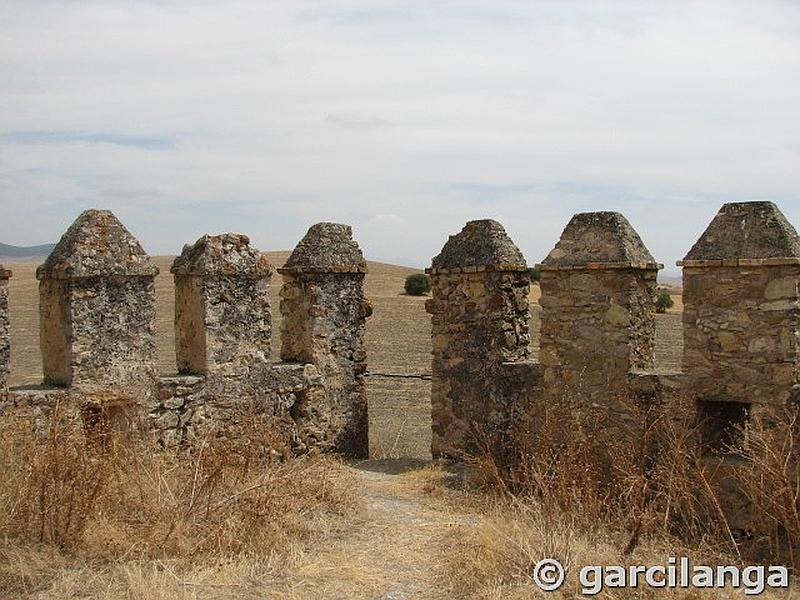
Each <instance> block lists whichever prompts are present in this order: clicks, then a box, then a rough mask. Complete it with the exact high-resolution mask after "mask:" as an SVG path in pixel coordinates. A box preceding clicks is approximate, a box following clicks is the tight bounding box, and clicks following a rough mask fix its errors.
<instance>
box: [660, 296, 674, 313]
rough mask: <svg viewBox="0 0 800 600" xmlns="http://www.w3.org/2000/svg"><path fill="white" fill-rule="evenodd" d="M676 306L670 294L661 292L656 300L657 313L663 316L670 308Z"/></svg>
mask: <svg viewBox="0 0 800 600" xmlns="http://www.w3.org/2000/svg"><path fill="white" fill-rule="evenodd" d="M673 306H675V301H674V300H673V299H672V296H670V295H669V292H659V293H658V297H657V298H656V312H657V313H659V314H663V313H665V312H667V309H668V308H672V307H673Z"/></svg>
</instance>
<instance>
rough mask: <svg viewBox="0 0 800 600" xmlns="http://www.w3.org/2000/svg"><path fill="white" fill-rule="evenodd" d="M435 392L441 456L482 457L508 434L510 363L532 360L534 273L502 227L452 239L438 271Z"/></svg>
mask: <svg viewBox="0 0 800 600" xmlns="http://www.w3.org/2000/svg"><path fill="white" fill-rule="evenodd" d="M428 271H429V272H430V273H431V280H432V281H431V283H432V294H433V298H432V299H431V300H429V301H428V302H427V303H426V305H425V308H426V310H427V311H428V312H429V313H430V314H431V315H432V318H431V322H432V336H433V361H432V371H433V384H432V386H431V417H432V433H433V438H432V445H431V452H432V454H433V456H434V457H439V456H460V455H462V454H463V453H464V452H471V451H474V450H475V449H476V447H477V445H476V442H478V441H480V440H479V438H480V436H484V435H489V434H492V433H494V432H496V431H502V429H504V428H505V427H507V426H508V422H509V419H511V418H512V411H508V410H506V408H507V407H506V405H505V404H504V402H505V400H504V394H503V392H502V391H501V388H502V386H503V383H502V381H501V380H502V378H503V377H504V376H505V375H504V373H506V371H505V370H504V367H503V366H502V365H503V364H504V363H508V362H509V361H510V362H512V363H513V362H516V361H524V360H525V359H527V357H528V344H529V341H530V337H529V333H528V321H529V312H528V310H529V307H528V292H529V290H530V274H529V271H528V268H527V265H526V263H525V259H524V258H523V256H522V254H521V253H520V251H519V249H518V248H517V247H516V246H515V245H514V243H513V242H512V241H511V240H510V239H509V237H508V236H507V235H506V233H505V230H504V229H503V227H502V226H501V225H500V224H499V223H497V222H496V221H490V220H485V221H470V222H469V223H467V224H466V226H465V227H464V229H463V230H462V231H461V232H460V233H459V234H458V235H455V236H451V237H450V239H449V240H448V242H447V243H446V244H445V246H444V247H443V248H442V251H441V253H440V254H439V255H438V256H437V257H436V258H434V259H433V263H432V266H431V268H430V269H429V270H428Z"/></svg>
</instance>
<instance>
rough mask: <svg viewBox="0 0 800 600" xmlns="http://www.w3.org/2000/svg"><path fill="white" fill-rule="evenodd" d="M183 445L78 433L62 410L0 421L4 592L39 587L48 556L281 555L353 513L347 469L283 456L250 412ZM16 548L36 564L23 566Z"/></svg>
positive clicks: (100, 431)
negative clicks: (232, 432) (227, 428)
mask: <svg viewBox="0 0 800 600" xmlns="http://www.w3.org/2000/svg"><path fill="white" fill-rule="evenodd" d="M241 423H242V425H241V426H242V430H241V431H240V432H239V435H238V436H236V437H235V438H234V437H231V436H226V435H215V434H214V432H209V434H208V435H206V436H204V437H203V438H202V439H201V440H199V441H198V443H197V444H196V445H195V446H193V447H192V448H190V449H185V450H178V451H165V450H163V449H161V448H158V447H157V446H156V445H155V443H154V442H152V441H151V440H150V439H149V438H148V437H146V436H141V435H138V434H127V435H122V434H119V433H115V432H113V431H112V430H111V429H110V428H108V427H100V428H94V429H93V430H92V431H91V432H87V431H85V430H84V428H83V426H82V425H81V424H80V423H79V422H78V421H77V420H75V419H73V418H70V417H69V416H67V414H66V413H63V412H62V411H61V410H60V409H59V408H58V407H57V408H56V410H55V411H54V413H53V414H52V415H51V418H50V419H49V428H48V430H47V431H46V432H45V433H44V434H43V435H40V436H35V435H32V434H31V431H30V428H29V423H28V422H26V421H22V420H21V421H13V420H11V419H3V420H0V428H1V429H2V430H1V431H0V446H1V447H0V536H1V537H2V546H0V554H2V557H0V597H14V596H18V595H23V592H25V593H30V592H31V590H35V589H42V588H46V587H47V586H48V585H49V584H50V581H51V579H52V577H54V576H55V575H56V574H55V573H54V572H52V570H50V569H47V568H41V569H37V568H36V564H37V563H41V565H40V566H44V565H48V564H61V565H72V566H73V567H76V568H77V567H79V566H80V565H85V564H86V561H89V562H91V563H93V564H94V563H99V564H111V563H119V564H122V563H123V562H124V563H127V562H130V561H143V560H154V559H155V560H162V559H179V560H184V561H188V562H193V561H197V560H200V561H202V560H207V559H213V560H215V561H216V560H226V559H230V560H234V559H237V557H250V558H252V557H274V556H275V555H279V554H281V553H287V552H290V551H292V549H293V548H294V547H295V546H296V545H297V544H298V543H301V542H303V541H304V540H306V539H308V538H309V537H311V536H314V535H318V534H320V535H321V534H323V533H324V532H326V531H329V530H331V529H335V528H337V527H340V526H341V525H342V523H344V522H346V521H347V520H348V519H349V518H351V517H352V516H354V515H355V514H357V512H358V510H359V506H360V504H359V499H358V496H357V494H356V493H355V491H354V487H353V483H354V482H353V476H352V475H351V474H350V473H349V472H348V471H347V470H346V469H345V468H344V466H343V465H340V464H339V463H337V462H335V461H334V460H332V459H329V458H321V457H316V458H314V457H310V458H301V459H289V460H285V459H283V458H282V453H281V452H280V451H276V450H275V448H276V445H277V444H278V442H277V441H276V438H275V435H274V434H273V432H272V430H271V429H270V427H269V424H268V423H267V422H266V419H264V418H262V417H259V416H258V415H249V417H248V418H243V419H242V420H241ZM19 556H24V557H25V561H26V562H27V563H28V564H29V565H33V567H29V568H22V567H21V565H20V562H21V561H20V560H15V559H14V557H19Z"/></svg>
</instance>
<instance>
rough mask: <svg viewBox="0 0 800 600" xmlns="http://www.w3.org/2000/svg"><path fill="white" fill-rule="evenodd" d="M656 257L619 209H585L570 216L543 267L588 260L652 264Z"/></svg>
mask: <svg viewBox="0 0 800 600" xmlns="http://www.w3.org/2000/svg"><path fill="white" fill-rule="evenodd" d="M655 262H656V261H655V259H654V258H653V256H652V254H650V251H649V250H648V249H647V247H646V246H645V245H644V242H642V238H640V237H639V234H638V233H636V230H635V229H634V228H633V226H631V224H630V223H629V222H628V220H627V219H626V218H625V217H624V216H623V215H621V214H620V213H618V212H609V211H601V212H588V213H579V214H577V215H575V216H573V217H572V219H571V220H570V222H569V223H568V224H567V226H566V228H565V229H564V232H563V233H562V234H561V238H560V239H559V240H558V243H557V244H556V246H555V248H553V250H552V251H551V252H550V254H548V255H547V258H545V259H544V260H543V261H542V266H545V267H568V266H577V265H584V264H589V263H628V264H635V265H646V264H650V265H654V264H655Z"/></svg>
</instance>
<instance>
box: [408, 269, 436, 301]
mask: <svg viewBox="0 0 800 600" xmlns="http://www.w3.org/2000/svg"><path fill="white" fill-rule="evenodd" d="M405 288H406V294H409V295H411V296H422V295H424V294H427V293H428V292H430V291H431V278H430V277H428V276H427V275H425V273H414V274H413V275H409V276H408V277H406V286H405Z"/></svg>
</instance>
